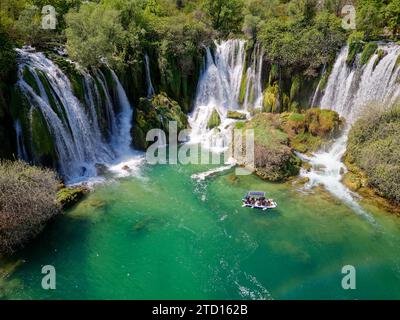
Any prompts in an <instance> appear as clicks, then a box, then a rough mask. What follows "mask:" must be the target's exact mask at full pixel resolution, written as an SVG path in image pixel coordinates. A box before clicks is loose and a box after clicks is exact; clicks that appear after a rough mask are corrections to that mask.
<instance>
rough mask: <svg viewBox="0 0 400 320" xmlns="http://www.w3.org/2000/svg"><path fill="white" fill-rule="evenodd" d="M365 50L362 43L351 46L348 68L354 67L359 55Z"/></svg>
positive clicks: (357, 42) (347, 60)
mask: <svg viewBox="0 0 400 320" xmlns="http://www.w3.org/2000/svg"><path fill="white" fill-rule="evenodd" d="M363 49H364V43H363V42H361V41H355V42H352V43H351V44H350V45H349V53H348V55H347V59H346V63H347V65H348V66H352V65H353V64H354V61H355V60H356V56H357V54H359V53H361V52H362V51H363Z"/></svg>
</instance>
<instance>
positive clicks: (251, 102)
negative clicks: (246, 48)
mask: <svg viewBox="0 0 400 320" xmlns="http://www.w3.org/2000/svg"><path fill="white" fill-rule="evenodd" d="M263 56H264V52H263V50H262V48H261V45H260V44H259V43H257V44H256V47H255V49H254V51H253V57H252V61H253V62H252V65H251V66H249V67H248V68H247V72H246V80H247V81H246V94H245V98H244V107H245V108H246V109H247V108H249V107H252V108H262V101H263V94H262V79H261V76H262V68H263Z"/></svg>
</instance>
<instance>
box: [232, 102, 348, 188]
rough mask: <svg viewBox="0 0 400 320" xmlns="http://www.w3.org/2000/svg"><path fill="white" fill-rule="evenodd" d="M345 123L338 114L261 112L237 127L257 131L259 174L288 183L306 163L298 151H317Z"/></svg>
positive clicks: (256, 166)
mask: <svg viewBox="0 0 400 320" xmlns="http://www.w3.org/2000/svg"><path fill="white" fill-rule="evenodd" d="M342 123H343V121H342V119H340V117H339V115H338V114H337V113H336V112H334V111H330V110H320V109H309V110H306V111H305V112H304V113H294V112H292V113H282V114H274V113H259V114H257V115H256V116H255V117H254V118H253V119H251V120H250V121H248V122H246V123H245V124H244V125H243V123H241V122H239V123H237V126H236V127H237V128H241V129H253V130H254V156H255V158H254V160H255V162H254V165H255V168H254V169H255V173H256V174H257V175H258V176H259V177H261V178H262V179H265V180H269V181H284V180H287V179H288V178H290V177H292V176H296V175H298V173H299V171H300V167H301V165H302V162H301V160H300V159H299V158H298V157H297V156H296V154H295V153H294V151H299V152H302V153H306V152H309V151H316V150H317V149H319V148H320V147H321V146H322V145H323V144H325V143H328V142H329V141H330V140H331V139H332V138H334V137H336V136H337V135H338V133H339V132H340V130H341V127H342ZM244 165H248V164H245V163H244Z"/></svg>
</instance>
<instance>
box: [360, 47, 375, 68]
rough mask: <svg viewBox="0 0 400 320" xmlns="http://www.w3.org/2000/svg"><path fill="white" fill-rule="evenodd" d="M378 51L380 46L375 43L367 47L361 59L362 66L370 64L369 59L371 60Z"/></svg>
mask: <svg viewBox="0 0 400 320" xmlns="http://www.w3.org/2000/svg"><path fill="white" fill-rule="evenodd" d="M377 49H378V45H377V44H376V43H375V42H369V43H367V44H366V45H365V47H364V49H363V51H362V53H361V58H360V63H361V65H362V66H363V65H365V64H367V63H368V61H369V59H371V57H372V56H373V54H374V53H375V51H376V50H377Z"/></svg>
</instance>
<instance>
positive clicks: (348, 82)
mask: <svg viewBox="0 0 400 320" xmlns="http://www.w3.org/2000/svg"><path fill="white" fill-rule="evenodd" d="M379 50H383V52H385V56H384V57H383V58H382V59H381V60H379V59H380V58H379V56H378V54H377V53H375V54H374V55H373V56H372V57H371V58H370V60H369V61H368V63H367V64H366V65H365V66H360V65H359V64H357V65H356V66H355V67H349V66H348V65H347V63H346V59H347V55H348V48H347V47H345V48H343V49H342V51H341V52H340V54H339V56H338V58H337V60H336V62H335V64H334V66H333V69H332V73H331V75H330V76H329V79H328V83H327V86H326V89H325V92H324V95H323V97H322V100H321V103H320V106H321V108H322V109H330V110H334V111H336V112H338V113H339V114H340V115H341V116H343V117H344V118H345V119H346V126H347V127H346V129H345V132H344V134H343V135H342V137H340V138H339V139H337V140H336V141H335V143H334V144H333V146H332V147H331V149H330V150H329V151H328V152H319V153H316V154H314V155H313V156H312V157H304V158H305V159H306V160H308V161H309V162H310V163H311V164H312V166H313V169H312V170H311V171H310V172H306V171H305V170H303V171H302V175H303V176H305V177H308V178H309V179H310V182H309V184H308V186H309V187H312V186H315V185H318V184H322V185H324V186H325V188H326V189H327V190H328V191H330V192H331V193H332V194H333V195H335V196H336V197H338V198H340V199H342V200H343V201H344V202H345V203H347V204H348V205H349V206H350V207H352V208H353V209H354V210H355V211H356V212H358V213H360V214H363V215H364V216H366V217H367V218H368V219H370V220H371V219H372V217H371V216H370V215H368V214H367V213H365V212H364V211H363V210H362V208H361V207H360V206H359V205H358V203H357V202H356V201H355V200H354V198H353V195H352V193H351V192H350V191H349V190H348V189H347V188H346V187H345V186H344V185H343V184H342V183H341V179H342V174H343V172H345V170H346V168H345V166H344V164H343V163H342V161H341V159H342V157H343V155H344V153H345V152H346V143H347V134H348V131H349V129H350V126H351V125H352V124H353V123H354V122H355V121H356V120H357V119H358V118H359V117H360V116H361V115H362V114H363V112H367V111H368V108H371V107H374V108H380V109H389V108H391V107H392V106H393V105H394V104H395V103H397V102H398V101H400V86H399V85H398V81H399V80H400V67H399V66H397V63H396V62H397V60H398V57H399V55H400V46H399V45H395V44H390V45H379Z"/></svg>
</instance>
